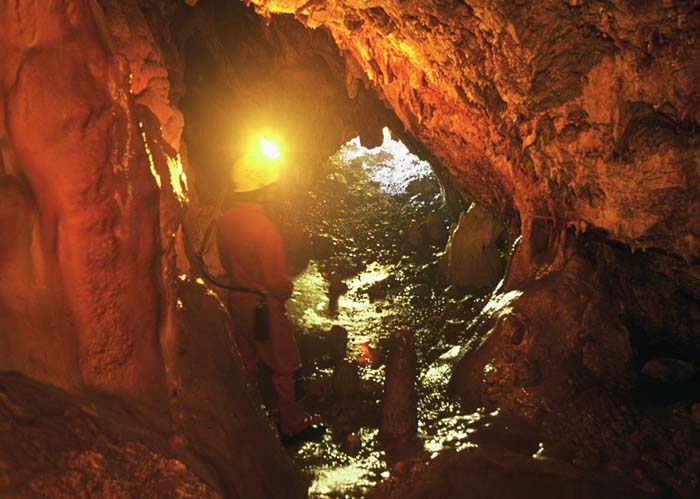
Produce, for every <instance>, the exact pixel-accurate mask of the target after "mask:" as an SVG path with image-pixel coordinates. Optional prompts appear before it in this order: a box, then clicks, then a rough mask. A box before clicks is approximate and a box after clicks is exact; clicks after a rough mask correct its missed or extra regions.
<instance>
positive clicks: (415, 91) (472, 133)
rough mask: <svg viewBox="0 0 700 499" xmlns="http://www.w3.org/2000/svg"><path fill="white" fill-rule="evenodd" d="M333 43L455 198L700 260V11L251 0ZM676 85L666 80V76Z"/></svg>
mask: <svg viewBox="0 0 700 499" xmlns="http://www.w3.org/2000/svg"><path fill="white" fill-rule="evenodd" d="M253 3H254V4H256V5H258V7H259V9H260V11H261V12H262V13H277V12H280V13H287V14H294V15H295V16H296V17H297V18H298V19H299V20H301V21H302V22H303V23H304V24H306V25H307V26H309V27H311V28H319V27H323V28H326V29H328V30H329V31H330V32H331V33H332V34H333V37H334V39H335V40H336V42H337V43H338V46H339V48H340V50H341V52H342V53H343V54H344V55H345V56H346V57H347V59H348V60H349V61H350V62H348V67H355V68H357V69H356V71H354V72H352V73H348V75H349V76H348V77H349V78H350V77H351V76H350V75H352V77H354V78H361V79H364V80H366V81H369V82H370V83H371V86H372V87H373V88H374V89H376V90H377V91H378V92H379V94H380V95H381V96H382V97H383V99H384V100H385V101H386V102H387V103H388V104H389V105H390V106H391V107H392V109H394V111H395V112H396V114H397V115H398V117H399V118H400V119H401V121H402V122H403V124H404V126H405V127H406V130H407V131H408V132H409V133H411V134H412V135H414V136H415V137H416V138H418V139H419V140H420V141H421V142H422V143H423V144H424V145H425V146H427V147H428V148H429V149H430V150H431V151H432V152H433V153H434V154H435V155H436V156H437V157H438V158H439V159H440V160H441V161H442V162H443V163H444V165H445V166H446V167H447V168H448V170H449V171H450V172H451V173H452V175H453V177H454V179H455V181H456V183H457V185H458V187H459V189H460V190H461V191H462V192H465V193H469V194H470V195H471V197H472V198H475V199H476V200H477V201H478V202H479V203H481V204H483V205H485V206H487V207H488V208H489V209H490V210H492V211H494V212H496V213H498V214H500V217H501V218H502V219H503V220H511V221H513V217H514V215H515V214H516V213H517V214H518V215H519V217H520V219H521V221H522V225H521V229H522V233H523V234H524V236H525V237H528V234H527V233H526V231H525V229H526V228H527V227H528V225H529V219H530V218H531V217H552V218H555V219H556V220H557V226H561V227H566V226H568V225H576V226H577V227H580V226H582V225H586V226H591V225H592V226H595V227H600V228H602V229H604V230H606V231H607V232H608V233H609V234H610V235H611V237H614V238H615V239H617V240H620V241H623V242H625V243H628V244H631V245H633V246H634V247H658V248H662V249H664V250H665V251H669V252H674V253H678V254H680V255H683V256H684V257H685V258H686V259H689V260H690V259H692V258H694V257H697V256H698V255H700V253H699V252H700V245H699V239H698V238H699V237H700V219H699V218H698V213H697V210H696V209H695V206H697V204H698V190H697V188H696V187H694V186H697V183H698V175H699V174H698V169H697V164H698V161H700V157H699V156H698V155H699V154H700V153H699V152H698V150H699V147H698V138H697V135H696V134H694V133H693V129H694V127H697V126H698V122H697V120H698V115H697V114H698V111H697V109H698V103H697V102H698V97H697V88H698V87H699V84H700V64H699V61H700V43H698V38H697V37H698V35H697V33H698V27H699V26H700V15H698V13H697V10H694V8H693V7H692V6H690V5H687V6H686V5H685V4H684V5H683V6H680V5H674V4H671V3H668V2H661V1H657V2H652V3H648V4H645V5H644V6H643V7H640V8H636V7H633V6H632V5H630V4H627V3H626V2H613V3H611V4H605V5H603V4H600V3H598V2H568V3H567V2H554V1H552V2H539V3H536V4H534V3H533V4H531V3H527V2H526V3H522V2H521V3H513V2H506V1H493V2H482V1H475V2H456V3H441V2H432V1H431V2H398V1H387V2H382V3H381V5H373V6H369V5H367V4H366V2H362V1H356V2H343V3H329V2H306V1H302V0H296V1H294V0H254V1H253ZM671 74H672V75H673V77H669V75H671Z"/></svg>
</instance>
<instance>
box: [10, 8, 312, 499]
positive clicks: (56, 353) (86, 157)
mask: <svg viewBox="0 0 700 499" xmlns="http://www.w3.org/2000/svg"><path fill="white" fill-rule="evenodd" d="M188 10H189V8H188V7H187V6H186V5H184V4H172V3H169V4H168V5H166V3H162V2H144V3H143V4H139V3H138V2H135V1H127V2H123V1H120V2H116V1H111V0H105V1H103V2H99V3H98V2H96V1H94V0H69V1H58V0H56V1H53V0H51V1H47V2H38V3H37V2H9V1H4V0H3V1H2V2H0V31H2V33H3V37H2V41H0V75H1V78H0V152H1V153H2V154H1V155H0V158H1V160H0V192H1V194H2V197H1V198H0V223H1V225H0V232H1V233H2V236H3V237H2V242H0V370H2V371H17V372H18V373H21V374H22V375H24V376H27V377H30V378H34V379H37V380H40V381H43V382H46V383H49V384H51V385H54V386H55V387H58V388H60V389H63V390H65V391H66V392H68V395H65V394H64V395H61V397H63V398H65V399H66V400H68V399H71V400H73V401H75V400H82V399H84V398H85V397H87V396H93V395H94V396H95V397H98V396H99V397H117V399H118V400H119V401H120V403H122V404H124V405H125V407H126V409H125V411H126V413H127V414H129V417H131V418H136V419H138V423H137V426H138V425H145V426H146V427H148V429H149V432H153V431H155V432H156V433H157V436H146V433H145V432H142V433H139V432H131V433H126V434H120V435H119V438H120V439H121V441H122V442H126V445H127V447H129V446H132V447H133V446H136V447H138V448H142V447H143V446H145V447H146V448H150V449H151V450H152V451H153V452H155V453H156V454H157V455H159V456H164V457H165V458H166V459H168V460H169V461H167V462H168V463H169V464H168V466H169V467H171V468H172V469H177V467H180V468H182V466H183V463H184V464H186V465H187V466H188V467H190V469H191V470H192V471H194V473H196V474H197V475H198V477H199V478H200V479H201V480H204V481H205V482H206V483H207V485H208V486H209V487H211V488H212V489H213V490H216V491H217V492H218V493H221V494H223V495H225V496H227V497H298V496H299V495H301V494H302V488H301V482H300V480H299V476H298V475H297V473H296V471H295V470H294V469H293V468H292V466H291V463H290V461H289V459H288V457H287V456H286V455H285V454H284V453H283V451H282V449H281V448H280V446H279V442H278V441H277V438H276V430H275V429H274V428H272V427H271V426H270V423H269V421H268V420H267V419H266V418H265V416H264V414H263V413H262V411H261V409H260V407H259V406H258V405H257V403H256V402H255V399H254V397H253V396H252V394H251V393H250V391H249V389H248V388H247V386H246V384H245V382H244V380H243V374H242V368H241V362H240V358H239V357H238V353H237V351H236V349H235V347H234V344H233V341H232V335H231V330H230V322H229V318H228V315H227V312H226V311H225V308H224V307H223V305H222V304H221V302H220V301H219V300H218V298H216V296H215V295H214V294H213V293H212V292H211V290H209V289H208V288H207V287H206V286H204V285H202V284H201V283H199V282H198V281H197V280H196V279H195V277H196V276H195V275H192V274H191V273H190V270H191V269H190V264H189V261H188V259H187V249H186V248H185V245H186V242H185V239H184V236H183V234H182V220H183V217H184V214H185V210H186V207H187V206H188V203H189V202H190V201H191V199H190V198H191V191H190V188H189V186H190V183H191V180H188V173H189V176H191V177H194V175H192V170H191V168H190V164H189V161H188V157H187V150H186V147H185V145H184V143H183V142H182V140H181V139H182V137H181V134H182V128H183V117H182V113H181V112H180V111H179V110H178V107H177V105H176V100H177V98H178V95H181V93H182V92H183V91H184V90H183V88H182V78H178V71H180V73H179V74H182V71H183V67H182V66H181V65H178V63H179V61H181V58H180V55H179V53H178V46H177V43H176V40H174V39H171V38H169V32H168V31H167V29H168V28H169V27H170V24H169V23H170V22H176V21H177V19H179V18H178V17H177V16H178V15H179V14H180V13H182V12H183V11H184V12H187V11H188ZM170 16H172V17H170ZM159 23H160V26H161V27H162V28H163V29H153V25H158V24H159ZM12 396H14V395H8V397H12ZM8 400H9V399H8ZM96 400H103V401H104V400H106V399H96ZM8 403H9V402H8ZM95 403H97V404H101V403H104V402H95ZM10 407H11V406H10ZM17 407H19V406H17ZM26 414H28V413H26ZM0 416H1V417H2V424H1V425H0V431H1V432H2V438H3V441H4V440H5V439H7V438H11V428H13V425H14V424H18V423H17V421H16V417H17V416H16V415H15V414H14V413H13V412H12V411H11V410H10V411H9V412H8V411H3V412H2V414H0ZM96 417H97V416H96ZM103 423H105V422H104V421H102V422H101V423H100V424H103ZM129 424H130V425H131V424H134V423H133V421H132V422H131V423H129ZM47 438H48V441H47V440H46V439H44V438H43V436H41V435H39V434H37V437H36V440H35V441H33V443H32V445H36V447H37V448H43V449H48V448H49V447H51V445H52V444H51V442H50V440H51V439H52V438H53V437H47ZM66 438H67V440H66V442H62V443H61V445H60V446H59V447H61V449H62V450H61V452H62V453H64V454H60V455H61V456H64V457H66V459H60V456H58V457H57V458H56V460H51V463H52V464H51V465H52V466H55V467H56V468H55V469H49V470H42V471H41V472H42V473H43V472H48V473H49V474H53V475H54V476H56V477H60V478H56V482H55V483H54V486H55V487H61V488H65V490H67V491H71V490H73V491H74V490H76V489H75V487H79V484H76V483H75V481H74V480H73V478H72V475H71V473H69V472H66V469H65V467H66V466H70V462H71V459H70V456H73V455H75V453H76V452H82V450H81V449H82V446H83V442H82V441H78V440H70V438H69V437H66ZM47 452H48V451H47ZM5 457H6V456H5ZM132 457H133V458H134V462H133V463H131V464H130V465H133V466H136V467H138V464H137V460H138V459H140V458H137V457H136V456H135V455H133V456H132ZM170 459H172V460H170ZM62 466H63V467H64V468H61V467H62ZM127 466H129V465H127ZM3 467H4V468H3V469H5V470H6V473H4V474H3V476H2V477H0V494H1V495H5V493H7V494H9V493H10V491H12V490H15V488H16V487H18V486H19V485H18V483H19V482H18V481H17V480H19V479H20V478H22V477H26V476H29V475H27V474H26V473H22V472H21V468H22V467H23V463H22V462H19V461H18V460H15V459H13V458H12V456H10V457H9V458H8V459H7V460H4V461H3ZM37 472H38V471H37ZM269 473H273V474H274V475H275V476H276V477H277V479H276V480H275V481H269V480H266V479H265V478H264V477H265V476H267V475H268V474H269ZM23 479H24V478H22V480H23ZM67 493H68V494H69V495H70V494H71V492H67ZM76 494H77V492H76Z"/></svg>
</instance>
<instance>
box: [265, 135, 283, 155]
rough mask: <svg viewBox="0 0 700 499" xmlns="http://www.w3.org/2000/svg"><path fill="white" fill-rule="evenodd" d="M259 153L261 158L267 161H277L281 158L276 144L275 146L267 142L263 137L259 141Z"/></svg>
mask: <svg viewBox="0 0 700 499" xmlns="http://www.w3.org/2000/svg"><path fill="white" fill-rule="evenodd" d="M260 152H261V153H262V155H263V156H265V157H266V158H268V159H277V158H279V157H280V156H281V153H280V150H279V147H277V144H275V143H274V142H272V141H271V140H267V139H266V138H264V137H263V138H262V139H260Z"/></svg>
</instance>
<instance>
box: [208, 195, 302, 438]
mask: <svg viewBox="0 0 700 499" xmlns="http://www.w3.org/2000/svg"><path fill="white" fill-rule="evenodd" d="M217 236H218V244H219V254H220V255H221V263H222V264H223V266H224V268H225V269H226V271H227V272H228V275H229V277H230V279H231V285H232V286H240V287H245V288H251V289H259V290H264V291H267V293H268V299H267V301H268V307H269V313H270V317H269V324H270V329H269V331H270V332H269V338H268V339H267V340H265V341H257V340H255V338H254V337H253V333H254V331H253V310H254V307H255V303H256V302H257V301H258V296H257V295H255V294H252V293H244V292H238V291H232V292H230V293H229V302H228V307H229V311H230V312H231V317H232V319H233V327H234V333H235V335H236V339H237V342H238V348H239V350H240V352H241V357H242V358H243V367H244V368H245V371H246V376H247V377H248V380H249V382H250V383H251V384H252V385H253V386H254V387H257V364H258V362H259V361H262V362H263V363H265V364H266V365H267V366H268V367H269V368H270V370H271V371H272V383H273V384H274V387H275V391H276V392H277V399H278V402H279V408H280V429H281V431H282V433H285V434H287V435H293V434H296V433H299V432H300V431H302V430H304V429H305V428H306V427H307V426H308V424H309V423H308V414H307V413H306V411H305V410H304V408H303V407H302V405H301V404H300V402H299V400H298V397H297V396H296V395H297V394H295V383H298V382H299V379H298V378H299V376H300V374H301V360H300V358H299V348H298V347H297V344H296V341H295V340H294V328H293V326H292V323H291V322H290V320H289V318H288V317H287V314H286V311H285V309H284V302H285V301H286V300H287V298H289V297H290V296H291V294H292V286H293V284H292V281H291V280H290V279H289V276H288V275H287V268H286V262H285V257H284V244H283V242H282V237H281V236H280V234H279V231H278V230H277V227H275V225H274V224H273V223H272V222H271V221H270V219H269V218H268V217H267V215H266V214H265V209H264V207H263V206H262V205H261V204H258V203H251V202H239V203H236V204H235V205H234V206H233V207H232V208H230V209H229V210H228V211H226V213H224V214H223V215H222V216H221V218H220V220H219V224H218V234H217ZM298 386H299V385H297V388H298ZM296 391H297V392H298V391H299V390H296Z"/></svg>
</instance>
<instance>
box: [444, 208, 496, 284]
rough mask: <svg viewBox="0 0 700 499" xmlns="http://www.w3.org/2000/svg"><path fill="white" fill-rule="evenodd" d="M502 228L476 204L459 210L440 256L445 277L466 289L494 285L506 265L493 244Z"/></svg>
mask: <svg viewBox="0 0 700 499" xmlns="http://www.w3.org/2000/svg"><path fill="white" fill-rule="evenodd" d="M502 232H503V226H502V225H501V224H500V223H499V222H498V221H497V220H496V219H495V218H494V217H493V216H491V214H490V213H488V212H487V211H486V210H484V209H482V208H480V207H478V206H476V205H472V207H471V208H470V209H469V210H468V211H466V212H463V213H462V214H460V216H459V222H458V224H457V227H456V228H455V229H454V231H453V232H452V234H451V235H450V239H449V241H448V242H447V247H446V249H445V255H444V256H443V262H442V268H443V269H444V270H445V272H446V275H447V280H448V281H449V282H450V283H451V284H454V285H455V286H459V287H460V288H463V289H465V290H466V291H468V292H474V291H478V290H480V289H484V288H489V287H493V286H495V285H496V284H497V283H498V281H499V280H500V279H501V277H502V276H503V271H504V268H505V266H504V262H503V257H502V256H501V253H500V251H499V250H498V248H497V247H496V245H495V242H496V240H497V239H498V237H499V236H500V235H501V233H502Z"/></svg>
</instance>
